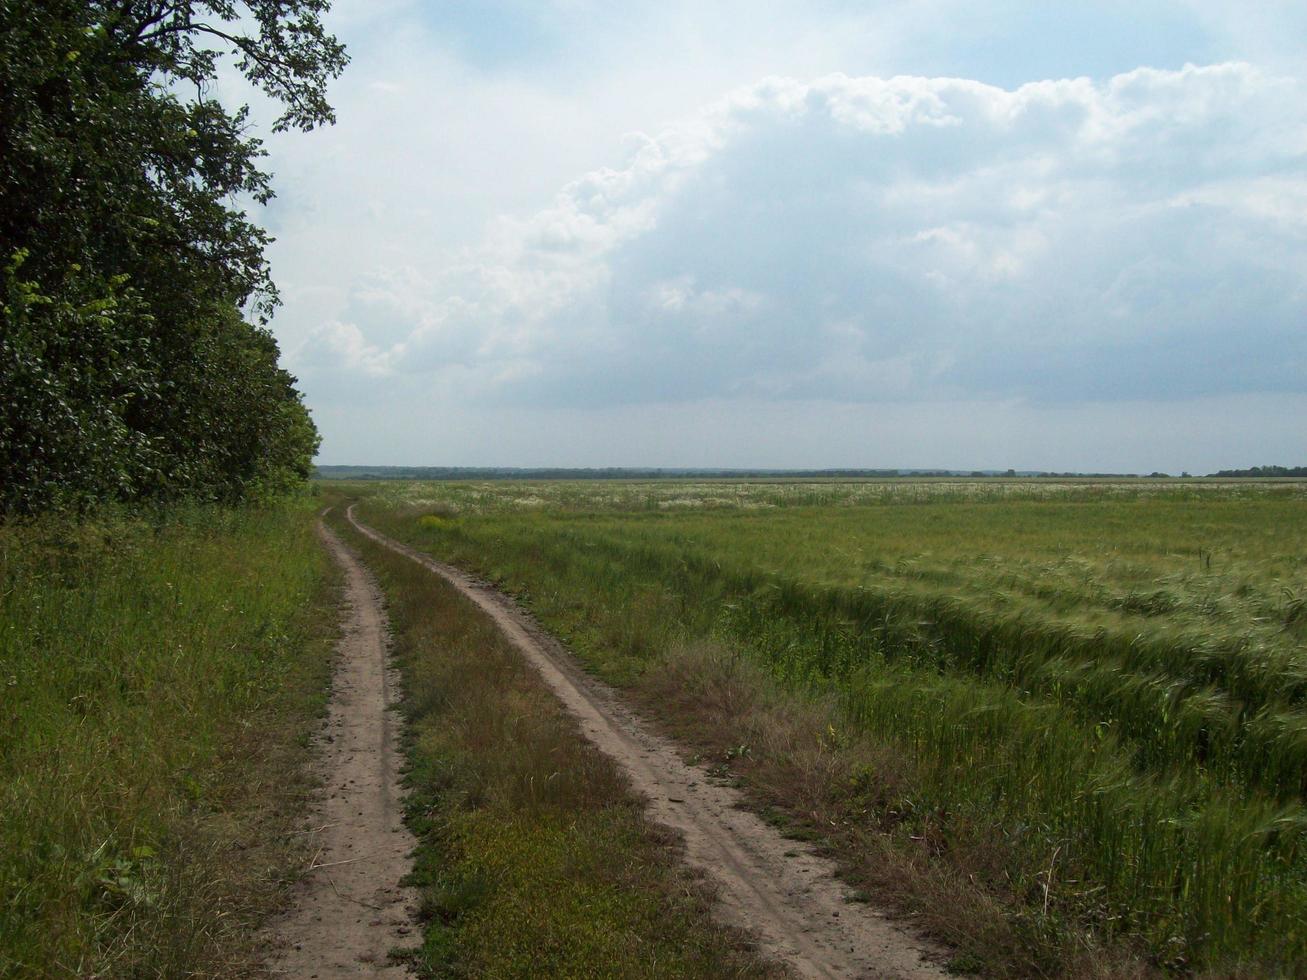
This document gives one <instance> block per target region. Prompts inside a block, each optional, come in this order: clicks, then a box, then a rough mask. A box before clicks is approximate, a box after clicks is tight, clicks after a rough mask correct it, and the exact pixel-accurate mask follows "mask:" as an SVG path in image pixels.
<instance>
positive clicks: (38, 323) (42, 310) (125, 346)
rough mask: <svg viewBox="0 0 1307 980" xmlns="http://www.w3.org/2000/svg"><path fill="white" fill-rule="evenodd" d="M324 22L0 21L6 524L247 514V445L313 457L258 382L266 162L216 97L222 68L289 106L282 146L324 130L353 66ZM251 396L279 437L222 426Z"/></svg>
mask: <svg viewBox="0 0 1307 980" xmlns="http://www.w3.org/2000/svg"><path fill="white" fill-rule="evenodd" d="M328 6H329V5H328V2H327V0H246V2H240V3H238V2H234V0H209V2H190V0H118V2H105V0H99V2H89V3H88V2H72V0H43V2H41V3H34V2H31V0H0V261H4V262H6V272H5V275H6V280H5V305H4V310H3V329H4V335H3V338H0V355H2V356H0V385H2V386H3V390H4V392H5V402H4V413H5V414H4V417H3V419H0V480H3V483H4V493H3V497H2V498H0V506H3V507H4V508H5V509H6V510H16V509H17V510H33V509H39V508H41V507H45V506H50V505H52V504H54V503H57V502H58V501H59V500H75V501H78V502H79V503H85V502H87V501H93V500H96V499H105V498H108V497H126V498H135V497H140V496H160V497H169V496H178V495H195V496H207V497H214V498H222V499H240V498H242V497H244V496H247V495H248V494H249V492H253V491H254V489H255V487H256V486H261V485H262V484H260V483H259V479H260V478H258V477H255V476H254V475H253V474H255V473H256V472H257V471H258V469H259V467H258V466H255V465H254V464H253V463H251V461H250V459H249V458H248V449H249V447H250V446H262V447H263V450H264V451H265V452H266V453H267V455H268V458H269V459H283V461H285V460H286V459H287V458H288V457H286V454H285V453H283V452H282V450H283V449H285V448H286V447H285V446H280V445H274V444H273V443H271V442H269V441H268V440H269V439H270V438H271V433H272V432H274V431H281V432H282V434H283V437H284V438H286V439H288V440H291V442H292V443H294V445H296V446H297V447H298V449H297V452H298V453H300V455H302V453H303V451H304V449H305V446H309V449H308V452H309V458H311V456H312V452H313V451H314V448H315V447H316V441H315V438H316V437H314V438H313V439H308V440H307V441H306V440H305V438H304V437H305V431H306V430H305V429H304V424H307V425H308V427H309V428H308V430H307V431H308V432H311V431H312V428H311V422H309V421H308V419H307V414H306V413H305V412H304V409H303V405H302V403H301V402H300V399H299V396H298V394H297V393H296V392H295V390H294V387H293V382H294V379H293V378H290V377H289V375H285V374H284V372H282V373H281V374H280V375H276V381H275V383H274V382H273V381H271V380H270V379H271V378H273V377H274V374H275V372H276V371H277V370H279V369H277V368H276V360H277V350H276V345H275V343H273V341H272V338H271V336H270V335H269V334H267V332H266V330H265V329H264V326H265V325H266V323H267V320H268V318H269V317H270V316H271V315H272V313H273V311H274V309H275V307H276V305H277V294H276V289H275V286H274V284H273V282H272V279H271V277H270V275H269V270H268V265H267V261H266V259H265V257H264V249H265V247H266V245H267V244H268V241H269V239H268V236H267V234H266V233H265V232H264V231H263V230H262V229H261V228H259V227H258V226H257V225H256V224H255V223H254V222H252V221H251V220H250V219H249V218H248V216H247V215H246V214H245V212H244V210H243V208H242V206H241V202H242V201H252V202H256V203H260V204H261V203H266V202H267V201H268V200H269V199H270V198H271V197H272V187H271V178H270V175H269V174H267V173H266V172H264V171H263V170H262V169H261V168H260V162H261V160H262V158H263V156H264V151H263V149H262V145H261V142H260V140H259V139H258V138H256V137H254V136H252V135H250V134H249V132H248V129H249V112H248V109H246V108H244V107H242V108H238V109H235V110H228V109H227V108H226V107H224V106H223V105H222V104H221V103H219V102H218V101H217V100H216V99H215V98H213V96H212V94H211V93H212V91H213V89H214V87H215V85H216V81H217V77H218V72H219V70H220V67H221V66H222V64H223V62H224V59H229V60H230V62H234V64H235V65H236V67H237V68H238V69H239V70H240V71H241V72H242V73H243V74H244V75H245V77H246V78H247V79H249V80H250V82H252V83H253V84H254V85H256V86H258V87H259V88H260V89H262V91H263V92H265V93H266V94H267V95H269V96H270V97H271V98H272V99H274V100H276V101H277V102H278V103H280V105H281V107H282V110H283V112H282V115H281V116H280V117H279V118H278V119H277V120H276V122H275V123H274V129H277V130H284V129H291V128H295V129H301V130H310V129H313V128H314V127H315V126H317V125H320V124H323V123H329V122H332V121H334V116H333V113H332V110H331V107H330V105H328V103H327V101H326V94H325V92H326V85H327V82H328V81H329V80H330V79H331V78H334V77H336V76H337V75H339V73H340V72H341V70H342V69H343V68H344V66H345V64H346V61H347V58H346V55H345V52H344V48H343V47H342V46H341V45H340V43H339V42H337V41H336V39H335V38H334V37H332V36H330V35H329V34H328V33H327V32H326V31H325V29H324V28H323V25H322V15H323V14H324V13H325V12H326V11H327V9H328ZM240 310H249V311H250V313H251V314H252V315H253V316H254V318H255V320H256V321H257V322H256V323H249V322H246V321H245V320H244V319H243V318H242V317H241V316H240V314H239V312H238V311H240ZM236 350H240V351H242V354H241V356H240V357H238V358H236V357H234V354H233V353H232V352H234V351H236ZM219 354H221V355H222V356H218V355H219ZM229 355H230V356H229ZM70 359H71V364H70V363H69V360H70ZM220 366H221V368H220ZM220 369H221V370H225V371H228V372H233V371H234V372H236V373H234V374H233V373H228V374H227V375H225V376H223V377H221V378H219V377H218V371H219V370H220ZM242 372H243V373H242ZM270 372H272V373H270ZM246 389H250V390H255V389H257V390H258V391H260V392H262V395H261V396H260V397H262V398H264V399H265V400H262V401H261V400H259V398H254V399H253V401H252V402H250V401H248V399H247V402H246V408H249V407H250V405H252V404H253V405H258V406H259V408H260V410H261V411H265V412H267V413H268V417H269V419H273V418H277V419H280V420H281V421H280V422H277V423H276V424H273V423H272V422H268V425H267V427H266V429H264V430H261V434H260V435H259V437H258V438H253V437H252V436H251V435H250V433H249V431H247V430H248V426H246V425H244V424H239V425H238V424H236V423H237V422H238V421H239V422H242V423H243V422H244V421H246V419H245V417H243V416H239V417H238V416H237V415H236V414H234V413H233V412H232V411H230V410H229V409H230V407H231V406H234V405H236V404H240V403H241V399H242V397H244V396H245V395H247V394H248V392H247V390H246ZM274 390H275V391H278V392H279V393H280V394H279V396H278V397H279V398H280V401H275V404H274V403H270V402H267V401H266V397H267V396H268V394H269V392H272V391H274ZM56 391H57V394H55V392H56ZM250 397H253V396H250ZM52 399H53V401H52ZM223 400H225V401H223ZM56 403H57V405H58V406H60V407H59V408H57V409H56V408H54V407H53V406H55V405H56ZM296 406H297V407H296ZM300 414H302V415H303V418H302V419H299V422H297V424H295V425H288V424H286V419H287V418H289V417H290V416H296V418H297V419H298V418H299V415H300ZM198 419H208V420H209V421H210V423H215V422H221V423H222V426H221V427H219V428H216V429H207V430H204V431H203V432H201V431H200V430H199V429H198V428H197V425H196V422H197V420H198ZM278 426H281V428H280V429H279V428H278ZM292 433H293V437H292ZM200 436H202V437H203V438H202V440H200V441H199V442H197V441H196V439H197V438H199V437H200ZM310 444H311V445H310ZM292 455H294V454H292ZM308 462H309V460H308V459H303V460H302V461H301V460H299V457H298V456H296V461H295V462H293V463H287V465H290V467H291V470H292V471H294V470H303V471H305V472H306V471H307V467H308ZM301 464H302V465H301ZM272 482H273V483H276V482H278V481H277V480H273V481H272Z"/></svg>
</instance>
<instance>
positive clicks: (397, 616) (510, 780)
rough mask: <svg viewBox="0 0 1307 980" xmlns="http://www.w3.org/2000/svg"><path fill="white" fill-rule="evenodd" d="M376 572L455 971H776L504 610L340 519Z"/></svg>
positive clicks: (421, 827)
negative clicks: (725, 919) (572, 711)
mask: <svg viewBox="0 0 1307 980" xmlns="http://www.w3.org/2000/svg"><path fill="white" fill-rule="evenodd" d="M336 526H337V527H338V528H339V529H340V530H341V532H342V534H344V535H345V536H346V538H347V539H348V540H349V541H350V542H351V544H353V545H354V546H355V547H357V548H358V549H359V550H360V551H361V552H362V553H363V555H364V558H365V559H366V561H367V563H368V565H369V567H371V568H372V569H373V570H374V571H375V572H376V573H377V574H378V576H379V578H380V580H381V583H382V586H383V590H384V592H385V594H386V596H387V599H388V604H389V610H390V614H391V618H392V623H393V625H394V629H395V649H396V654H397V657H398V659H399V664H400V669H401V672H402V675H403V681H404V689H405V700H404V711H405V714H406V717H407V736H406V737H407V752H408V756H409V761H410V769H409V772H408V776H407V781H408V785H409V789H410V796H409V799H408V809H409V814H408V821H409V824H410V826H411V827H412V828H413V830H414V831H415V833H416V835H417V836H418V839H419V848H418V851H417V857H416V869H415V872H414V874H413V881H414V883H415V884H416V885H417V886H418V887H419V889H420V894H421V909H422V915H423V919H424V935H425V942H424V945H423V947H422V949H421V951H420V952H419V953H418V954H417V956H416V960H415V964H414V965H415V966H417V967H418V968H419V969H420V970H421V971H422V972H423V973H424V974H426V975H431V976H453V977H463V976H465V977H483V976H484V977H528V976H557V977H587V976H609V977H650V978H652V977H705V976H713V977H718V976H720V977H765V976H780V975H781V973H780V971H779V970H778V969H776V968H774V967H772V966H769V965H767V964H765V963H762V962H759V961H758V960H757V959H755V958H754V957H753V956H752V954H751V953H750V952H749V951H748V949H747V947H746V945H745V944H744V942H743V941H742V939H741V937H740V936H738V935H736V934H735V933H733V932H731V931H729V930H727V929H725V928H724V927H720V926H717V925H715V924H714V923H713V922H712V920H711V918H710V916H709V915H708V904H707V902H708V896H707V895H706V894H705V891H704V889H703V886H702V885H701V884H700V883H698V882H697V881H696V880H695V879H693V878H691V877H689V874H688V872H686V871H685V870H683V869H682V868H681V867H680V865H679V864H678V861H677V853H676V847H675V845H674V842H673V841H671V840H669V839H668V838H667V837H666V836H665V835H664V834H663V833H662V832H660V831H658V830H657V829H655V828H653V827H652V826H651V825H649V824H647V823H646V822H645V820H644V818H643V816H642V808H641V805H640V803H639V801H638V800H636V799H635V798H634V797H633V796H632V795H631V793H630V791H629V789H628V787H627V785H626V783H625V781H624V779H623V778H622V776H621V775H620V774H619V772H618V771H617V770H616V769H615V767H614V764H613V763H612V762H611V761H610V760H608V759H607V758H606V757H605V756H603V755H601V754H600V753H599V752H598V751H597V750H596V749H594V748H593V747H592V746H591V745H590V744H589V743H588V742H587V741H586V740H585V739H584V738H583V737H582V735H581V734H580V733H579V731H578V730H577V727H576V724H575V722H574V721H573V719H572V718H571V717H570V716H568V715H567V714H566V713H565V712H564V710H563V709H562V708H561V707H560V706H559V704H558V703H557V701H556V699H555V698H554V697H553V695H552V694H551V693H550V692H549V691H548V689H547V688H545V687H544V685H543V683H542V682H541V681H540V679H539V678H538V677H537V676H536V674H535V673H534V672H533V671H532V669H531V668H530V667H529V666H527V665H526V664H525V662H524V661H523V660H522V658H521V655H520V654H519V653H517V652H516V651H515V650H514V649H513V648H512V647H511V646H510V645H509V644H508V642H507V641H506V640H505V639H504V638H503V637H502V635H501V634H500V633H499V631H498V630H497V629H496V628H495V627H494V625H493V624H492V623H491V622H490V621H489V620H488V619H487V618H486V617H485V616H484V614H483V613H481V612H480V611H479V610H477V609H476V608H475V607H474V606H473V605H472V604H471V603H470V602H468V601H467V600H466V599H464V598H463V597H461V596H460V595H459V594H458V593H457V592H456V591H455V590H454V589H453V588H452V587H450V586H449V585H447V584H446V583H444V582H443V580H441V579H439V578H438V577H436V576H434V575H432V574H431V573H430V572H429V571H427V570H426V569H424V568H421V567H420V566H418V565H416V564H414V563H413V562H411V561H409V560H408V559H406V558H403V557H401V556H397V555H395V554H394V553H392V552H390V551H387V550H385V549H382V548H380V547H378V546H377V545H375V544H373V543H372V542H371V541H369V540H367V539H366V538H363V537H361V536H360V535H358V534H356V533H354V532H352V530H351V529H350V528H349V527H348V526H347V525H345V524H344V523H343V522H340V521H339V520H337V525H336Z"/></svg>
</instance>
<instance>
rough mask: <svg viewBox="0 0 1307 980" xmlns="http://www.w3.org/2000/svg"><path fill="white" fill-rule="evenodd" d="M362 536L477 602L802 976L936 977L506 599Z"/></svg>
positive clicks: (921, 958) (921, 952) (933, 955)
mask: <svg viewBox="0 0 1307 980" xmlns="http://www.w3.org/2000/svg"><path fill="white" fill-rule="evenodd" d="M346 517H347V518H348V520H349V522H350V523H351V524H352V525H353V526H354V528H356V529H357V530H358V531H359V532H360V533H361V534H364V535H366V536H367V537H369V538H371V539H372V540H373V541H375V542H377V543H378V544H380V545H382V546H384V547H386V548H389V549H390V550H391V551H394V552H397V553H399V554H401V555H404V556H405V557H407V558H410V559H411V560H413V561H415V562H417V563H418V564H420V565H423V566H424V567H426V568H428V569H430V570H431V571H432V572H434V573H436V574H437V575H439V576H441V577H442V578H444V579H445V580H447V581H448V582H450V583H451V584H452V585H454V586H455V587H456V588H457V589H458V590H459V591H460V592H462V593H463V594H464V595H465V596H467V597H468V598H469V599H471V600H472V601H473V602H474V603H476V604H477V606H479V607H480V608H481V609H482V610H483V611H484V612H485V613H486V614H487V615H489V616H490V617H491V619H493V620H494V622H495V623H496V624H497V625H498V627H499V628H500V629H501V630H502V631H503V632H504V634H505V635H506V636H507V637H508V638H509V639H510V640H511V641H512V642H513V644H514V646H516V647H517V648H518V649H519V650H520V651H521V652H522V654H523V656H525V657H526V659H527V661H528V662H529V663H530V664H531V665H532V666H533V667H534V668H535V669H536V670H537V671H538V672H539V673H540V675H541V677H542V678H543V679H544V681H545V683H546V684H547V685H548V686H549V688H550V689H551V690H552V691H553V692H554V694H555V695H556V696H557V697H558V698H559V700H560V701H561V702H562V703H563V705H564V706H565V707H566V708H567V709H568V711H570V712H571V713H572V715H574V716H575V718H576V719H577V722H578V723H579V725H580V726H581V729H582V731H583V732H584V733H585V735H586V737H587V738H588V739H589V740H590V741H591V742H592V743H593V744H594V745H595V746H596V747H597V748H598V749H599V750H600V751H602V752H604V753H605V754H606V755H608V756H609V757H610V758H612V759H614V760H615V761H616V762H617V763H618V764H619V765H620V766H621V767H622V769H623V770H624V771H625V772H626V774H627V777H628V778H629V779H630V781H631V784H632V786H633V787H634V788H635V790H636V791H637V792H639V793H641V794H642V795H644V796H645V797H646V798H647V799H648V807H647V813H648V816H649V818H650V819H651V820H653V821H655V822H656V823H660V824H663V825H665V826H667V827H670V828H672V829H674V830H676V831H677V832H678V833H679V834H680V835H681V837H682V839H683V840H684V844H685V859H686V861H687V862H688V863H689V864H690V865H691V866H693V867H695V868H698V869H700V870H702V871H703V872H705V873H706V874H707V875H708V877H709V879H710V880H711V881H712V882H713V883H714V884H715V885H716V886H717V898H718V908H719V909H720V915H721V918H722V919H723V920H724V921H726V922H728V923H729V924H731V925H734V926H738V927H741V928H743V929H746V930H748V931H749V932H751V933H752V934H753V935H754V936H755V937H756V938H757V940H758V943H759V946H760V948H761V949H762V950H763V951H764V952H766V953H767V954H769V955H772V956H774V957H776V958H777V959H780V960H782V961H783V962H785V963H788V964H789V965H790V966H791V968H792V969H794V971H795V972H796V973H798V974H799V975H800V976H804V977H896V978H914V980H915V978H926V977H944V976H947V974H946V973H945V972H944V971H943V970H942V969H941V968H940V967H939V966H937V965H936V964H937V963H938V962H941V961H942V959H943V956H944V953H943V951H942V950H941V949H939V948H937V947H935V946H934V945H933V944H931V943H929V942H928V941H926V940H923V939H921V938H919V937H915V936H913V935H911V934H910V933H908V932H907V931H905V930H904V929H902V928H900V927H899V926H897V925H895V924H893V923H892V922H890V921H888V920H887V919H886V918H885V917H884V916H882V915H880V914H878V913H877V912H875V911H874V910H873V909H871V908H869V907H868V906H866V905H865V904H862V903H858V902H851V901H850V891H849V889H848V888H847V887H846V886H845V885H843V884H842V883H841V882H840V881H839V880H838V879H837V878H836V877H835V874H834V865H833V864H832V863H831V862H830V861H827V860H825V859H823V858H820V857H818V856H817V855H815V854H814V853H813V852H812V851H811V850H810V849H809V848H807V847H806V846H805V845H803V844H800V843H797V842H795V841H793V840H789V839H786V838H784V837H782V836H781V835H780V834H779V833H778V832H777V831H776V830H775V829H774V828H772V827H770V826H768V825H767V824H765V823H763V821H762V820H761V819H759V818H758V817H757V816H756V815H754V814H752V813H749V812H748V811H745V810H742V809H740V803H741V797H740V794H739V793H738V792H737V791H736V790H735V789H733V788H731V787H727V786H722V785H719V784H716V783H714V782H713V781H712V780H711V778H710V777H709V776H708V774H707V772H706V770H705V769H704V768H703V767H699V766H688V765H686V764H685V763H684V762H682V761H681V758H680V755H679V754H678V753H677V751H676V748H675V746H674V745H673V744H672V743H671V742H670V741H668V740H667V739H664V738H662V737H660V736H657V735H655V734H653V733H652V732H651V731H650V730H649V729H648V728H647V727H646V726H645V725H644V724H643V723H642V722H641V721H640V720H639V719H638V718H637V717H636V716H635V714H634V712H633V711H632V710H631V709H630V708H629V707H628V706H627V705H626V704H624V703H623V701H622V700H621V699H620V698H619V697H618V696H617V695H616V694H615V693H614V692H613V690H612V689H611V688H609V687H607V686H606V685H604V684H602V683H601V682H599V681H597V680H596V679H594V678H593V677H591V676H589V675H588V674H586V673H585V672H584V671H583V670H581V669H580V667H578V666H577V664H576V663H575V661H574V660H573V659H572V657H571V655H570V654H569V653H568V652H567V650H566V649H565V648H564V647H563V646H562V644H561V643H559V642H558V641H557V640H555V639H554V638H552V637H551V636H549V635H548V634H547V633H546V632H545V631H544V630H543V629H541V628H540V627H539V626H538V625H537V624H536V623H535V622H534V621H533V620H532V619H531V617H530V616H529V614H527V613H526V612H525V611H524V610H522V609H521V608H520V607H519V606H518V605H517V604H516V603H515V602H513V600H512V599H510V598H509V597H507V596H505V595H503V594H502V593H500V592H499V591H498V590H496V589H494V588H493V587H492V586H490V585H488V584H486V583H484V582H480V581H477V580H476V579H474V578H473V577H472V576H470V575H468V574H466V573H465V572H462V571H460V570H459V569H457V568H455V567H453V566H451V565H446V564H444V563H443V562H439V561H436V560H435V559H433V558H431V557H429V556H428V555H425V554H423V553H422V552H419V551H417V550H415V549H413V548H410V547H408V546H407V545H405V544H402V543H400V542H398V541H395V540H394V539H392V538H389V537H387V536H386V535H384V534H382V533H380V532H379V531H376V530H374V529H373V528H371V527H369V526H368V525H366V524H364V523H362V522H361V521H359V520H358V519H357V518H356V517H355V516H354V507H353V505H351V506H350V507H349V509H348V510H347V511H346Z"/></svg>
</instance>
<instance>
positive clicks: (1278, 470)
mask: <svg viewBox="0 0 1307 980" xmlns="http://www.w3.org/2000/svg"><path fill="white" fill-rule="evenodd" d="M314 476H315V477H316V478H317V479H321V480H685V479H696V480H740V479H813V480H831V479H859V480H866V479H873V480H874V479H891V478H894V477H931V476H934V477H967V478H976V479H987V478H991V477H997V478H1007V479H1012V478H1014V477H1021V478H1036V479H1081V480H1092V479H1097V480H1111V479H1131V480H1133V479H1172V477H1171V475H1170V474H1168V473H1157V472H1154V473H1052V472H1046V471H1035V470H909V469H878V470H858V469H826V470H767V469H757V470H751V469H695V468H684V469H680V468H656V467H651V468H643V469H641V468H626V467H621V466H608V467H585V468H575V469H570V468H567V467H541V468H534V469H533V468H530V467H513V466H318V467H315V471H314ZM1208 476H1210V477H1307V466H1292V467H1288V466H1254V467H1253V468H1252V469H1247V470H1221V471H1220V472H1219V473H1210V474H1208ZM1181 477H1182V478H1187V477H1189V474H1188V473H1183V474H1181Z"/></svg>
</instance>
